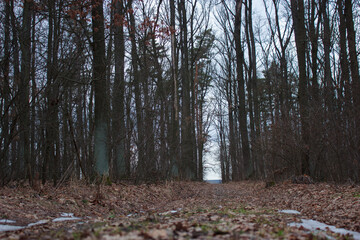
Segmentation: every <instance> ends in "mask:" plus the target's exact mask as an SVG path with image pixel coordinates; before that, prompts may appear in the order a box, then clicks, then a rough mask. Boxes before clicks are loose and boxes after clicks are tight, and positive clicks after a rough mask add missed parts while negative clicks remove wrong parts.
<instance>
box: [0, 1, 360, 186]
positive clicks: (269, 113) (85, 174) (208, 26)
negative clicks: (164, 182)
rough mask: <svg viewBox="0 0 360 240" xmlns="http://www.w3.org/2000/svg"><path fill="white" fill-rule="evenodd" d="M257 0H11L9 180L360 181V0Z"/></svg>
mask: <svg viewBox="0 0 360 240" xmlns="http://www.w3.org/2000/svg"><path fill="white" fill-rule="evenodd" d="M253 4H254V3H253V1H252V0H236V1H217V2H213V1H209V0H192V1H189V0H187V1H185V0H177V1H175V0H168V1H166V0H165V1H164V0H149V1H142V0H111V1H110V0H108V1H107V0H104V1H103V0H87V1H79V0H50V1H41V0H25V1H16V0H6V1H2V2H1V3H0V7H1V11H2V14H1V17H0V20H1V24H0V25H1V26H0V30H1V32H2V33H3V34H2V35H1V55H0V57H1V73H0V78H1V85H0V90H1V92H0V94H1V102H0V110H1V131H0V138H1V139H0V154H1V158H0V161H1V162H0V165H1V168H0V181H1V183H2V184H5V183H7V182H9V181H11V180H19V179H29V180H30V183H32V182H33V180H34V178H38V177H40V178H41V179H42V181H43V182H46V181H48V180H51V181H52V182H53V183H54V184H55V185H58V184H61V183H62V182H63V181H65V180H66V179H68V178H70V177H75V178H85V179H87V180H89V181H92V180H93V179H95V178H96V177H97V176H103V175H106V176H107V175H109V176H110V178H111V179H112V180H114V181H117V180H121V179H133V180H135V181H147V180H156V179H185V180H202V179H203V176H204V154H205V153H206V151H207V145H206V144H207V143H208V142H209V138H210V137H211V134H210V130H209V129H211V128H212V127H211V126H214V127H215V129H216V130H217V131H216V132H217V137H216V139H217V140H218V141H217V142H218V146H219V160H220V161H219V163H220V166H221V174H222V179H223V180H224V181H230V180H235V181H236V180H241V179H248V178H257V179H260V178H261V179H263V178H267V179H274V180H279V179H285V178H288V177H290V176H291V175H298V174H308V175H310V176H312V177H314V178H315V179H317V180H336V181H345V180H348V179H351V180H355V181H358V180H359V177H360V176H359V174H360V148H359V147H360V109H359V108H360V107H359V101H360V99H359V97H360V86H359V81H360V79H359V69H358V66H359V64H358V59H357V55H358V52H357V49H358V48H359V46H358V45H357V42H359V41H357V40H359V39H357V37H358V36H357V35H356V30H357V28H358V24H359V22H358V19H360V18H359V16H357V15H356V14H357V12H358V11H356V10H358V9H359V7H360V6H359V4H357V2H352V0H337V1H336V2H332V1H326V0H322V1H315V0H306V1H305V0H263V2H262V4H263V5H264V6H265V10H264V13H261V15H262V16H265V17H264V18H256V17H255V16H256V14H254V11H257V9H254V7H253ZM254 19H255V20H254Z"/></svg>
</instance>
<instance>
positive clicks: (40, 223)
mask: <svg viewBox="0 0 360 240" xmlns="http://www.w3.org/2000/svg"><path fill="white" fill-rule="evenodd" d="M48 222H49V220H40V221H37V222H35V223H29V224H28V225H27V226H28V227H32V226H37V225H42V224H45V223H48Z"/></svg>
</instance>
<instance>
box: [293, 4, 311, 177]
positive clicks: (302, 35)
mask: <svg viewBox="0 0 360 240" xmlns="http://www.w3.org/2000/svg"><path fill="white" fill-rule="evenodd" d="M291 12H292V18H293V25H294V32H295V44H296V50H297V59H298V66H299V93H298V95H299V105H300V122H301V138H302V142H303V144H304V147H303V152H302V157H301V174H309V173H310V172H309V171H310V163H309V122H308V117H309V112H308V94H307V86H308V80H307V76H306V57H305V56H306V43H307V39H306V30H305V19H304V1H303V0H291Z"/></svg>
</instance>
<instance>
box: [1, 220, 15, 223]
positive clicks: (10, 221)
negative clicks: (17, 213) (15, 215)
mask: <svg viewBox="0 0 360 240" xmlns="http://www.w3.org/2000/svg"><path fill="white" fill-rule="evenodd" d="M0 223H16V221H13V220H9V219H0Z"/></svg>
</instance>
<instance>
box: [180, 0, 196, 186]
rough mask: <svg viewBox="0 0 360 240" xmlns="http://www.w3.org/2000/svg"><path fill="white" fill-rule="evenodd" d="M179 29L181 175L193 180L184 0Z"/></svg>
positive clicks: (193, 167)
mask: <svg viewBox="0 0 360 240" xmlns="http://www.w3.org/2000/svg"><path fill="white" fill-rule="evenodd" d="M179 11H180V31H181V70H182V73H181V75H182V120H181V161H182V162H181V168H180V169H181V177H182V178H183V179H187V180H193V179H195V177H196V172H195V170H196V163H194V159H193V147H194V146H193V145H192V144H193V136H192V132H193V131H192V124H191V123H192V121H193V119H192V117H191V108H190V104H191V103H190V91H191V89H190V76H189V49H188V36H187V35H188V32H187V17H186V5H185V0H180V2H179Z"/></svg>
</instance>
